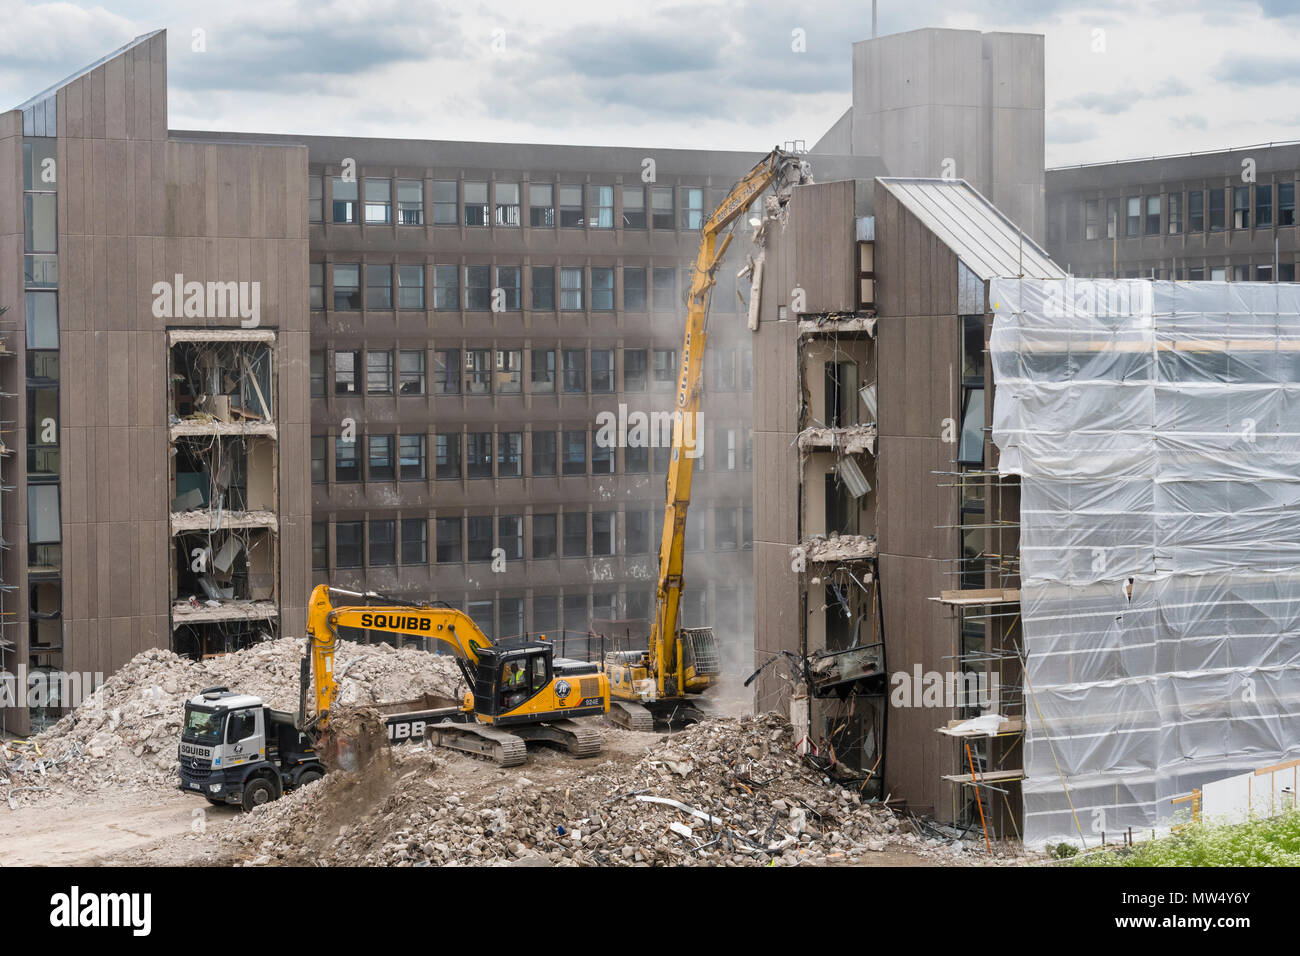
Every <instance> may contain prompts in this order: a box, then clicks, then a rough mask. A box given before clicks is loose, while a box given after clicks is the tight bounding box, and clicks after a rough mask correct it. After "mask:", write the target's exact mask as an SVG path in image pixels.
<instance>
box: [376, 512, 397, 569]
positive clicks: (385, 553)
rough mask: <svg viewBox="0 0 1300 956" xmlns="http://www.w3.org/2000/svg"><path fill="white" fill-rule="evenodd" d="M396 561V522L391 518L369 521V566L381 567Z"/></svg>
mask: <svg viewBox="0 0 1300 956" xmlns="http://www.w3.org/2000/svg"><path fill="white" fill-rule="evenodd" d="M396 562H397V522H396V521H395V520H393V519H392V518H384V519H382V520H375V519H371V521H370V566H371V567H376V568H381V567H387V566H389V565H391V564H395V563H396Z"/></svg>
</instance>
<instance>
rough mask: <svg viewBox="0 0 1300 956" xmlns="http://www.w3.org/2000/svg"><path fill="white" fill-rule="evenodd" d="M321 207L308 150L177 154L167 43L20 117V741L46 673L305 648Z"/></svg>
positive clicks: (11, 255)
mask: <svg viewBox="0 0 1300 956" xmlns="http://www.w3.org/2000/svg"><path fill="white" fill-rule="evenodd" d="M307 193H308V189H307V155H306V150H305V149H303V148H302V147H293V146H283V145H278V144H239V143H200V142H189V141H186V140H185V139H184V138H182V137H180V136H176V135H173V134H171V133H169V132H168V128H167V68H166V43H165V35H164V34H163V33H162V32H161V31H160V32H156V33H152V34H148V35H146V36H143V37H140V38H138V39H137V40H135V41H133V42H132V43H130V44H128V45H127V46H125V47H123V48H122V49H120V50H117V51H115V52H114V53H112V54H110V55H109V56H107V57H105V58H104V59H102V60H100V61H99V62H97V63H94V64H92V65H90V66H89V67H87V68H86V69H84V70H82V71H80V72H79V73H77V74H76V75H74V76H72V77H69V78H68V79H67V80H64V81H62V82H61V83H59V84H57V85H56V86H54V87H52V88H50V89H48V90H45V91H44V92H42V93H40V94H38V95H37V96H35V97H33V98H32V99H31V100H29V101H28V102H27V103H24V104H22V106H20V107H18V108H17V109H14V110H10V111H8V112H4V113H0V305H3V306H7V307H9V308H10V310H11V311H10V313H9V315H8V316H7V318H10V319H16V320H17V321H15V322H13V323H12V324H13V326H14V329H15V331H14V334H12V335H11V336H9V340H10V342H11V343H12V358H0V361H3V362H5V363H6V364H4V365H3V366H0V368H3V370H4V371H3V372H0V374H3V375H4V376H5V385H4V387H3V389H2V390H3V391H4V392H6V393H9V394H6V395H5V396H3V397H0V420H3V421H4V424H3V425H0V429H3V438H4V444H5V446H6V450H7V449H8V448H13V449H15V450H18V451H21V452H22V453H23V454H19V455H14V456H12V457H9V458H6V459H5V464H4V474H3V479H0V480H2V481H3V483H4V485H6V486H8V487H9V488H11V489H12V490H11V491H8V492H7V493H6V494H5V495H3V496H0V497H3V498H5V499H6V500H5V502H4V505H5V506H4V507H3V510H2V513H3V519H2V520H3V525H2V527H0V535H2V536H3V539H4V543H5V546H6V547H5V550H4V552H3V558H2V559H0V560H2V561H3V580H4V582H5V583H6V586H8V587H11V588H13V591H12V593H11V594H8V595H6V600H5V607H4V610H5V612H6V614H7V615H8V614H12V616H11V617H10V616H6V617H5V621H6V622H7V626H6V627H5V628H4V629H3V630H4V633H3V635H2V636H3V639H4V640H5V641H6V642H8V645H9V646H8V647H7V648H6V650H7V651H9V652H10V653H8V654H7V655H6V656H5V657H4V661H3V663H4V665H5V667H6V668H7V669H8V670H9V672H10V674H12V675H13V677H11V678H9V681H10V683H9V684H8V685H7V688H6V690H7V692H8V693H9V694H11V695H12V696H9V697H7V699H6V701H5V703H7V704H9V705H10V706H7V707H0V713H2V714H3V721H4V729H5V730H7V731H9V732H14V733H25V732H27V731H28V730H30V729H32V728H33V727H34V726H39V725H41V724H43V723H45V722H48V721H50V720H53V719H56V718H57V716H58V714H59V712H60V708H61V707H62V706H64V705H65V704H66V703H68V702H67V701H64V700H61V699H59V695H58V692H57V690H56V691H55V692H54V693H53V694H52V695H49V694H47V696H46V698H45V699H44V700H43V701H32V700H31V699H29V695H28V692H29V690H30V689H32V688H36V689H38V690H39V689H40V679H39V674H56V673H59V672H63V673H76V674H82V673H85V674H89V675H93V674H95V673H97V672H98V673H111V672H112V671H113V670H115V669H116V668H117V667H118V666H120V665H121V664H122V663H123V662H124V661H126V660H127V659H129V658H130V657H131V656H132V655H134V654H135V653H137V652H139V651H141V650H144V649H146V648H150V647H172V646H175V647H177V648H179V649H182V650H186V651H189V652H190V653H194V654H203V653H214V652H219V651H223V650H226V649H228V648H230V647H233V646H235V645H236V643H237V642H239V641H240V640H241V635H245V634H247V633H248V632H249V631H255V632H256V633H258V634H262V633H265V634H269V635H272V636H275V635H279V634H281V633H297V632H300V631H301V629H302V627H303V625H304V623H305V603H306V598H307V594H308V592H309V590H310V540H311V539H310V533H311V500H310V494H309V490H308V489H309V487H310V485H309V475H308V438H309V428H308V410H307V409H308V400H307V376H308V345H307V321H308V319H307V317H308V315H309V310H308V303H307V286H306V282H305V277H306V275H307V225H306V220H307V198H308V196H307ZM24 312H25V319H26V324H25V328H24V325H23V321H22V318H21V317H22V316H23V315H24ZM6 351H7V350H6ZM23 376H25V380H24V378H23ZM14 377H17V380H16V381H11V379H12V378H14ZM13 502H18V503H19V504H18V506H17V507H14V506H12V503H13ZM23 503H25V507H23ZM33 671H35V672H38V673H32V672H33Z"/></svg>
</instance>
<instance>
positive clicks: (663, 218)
mask: <svg viewBox="0 0 1300 956" xmlns="http://www.w3.org/2000/svg"><path fill="white" fill-rule="evenodd" d="M650 202H651V213H652V219H651V222H653V224H654V227H655V228H656V229H671V228H673V187H672V186H652V187H650Z"/></svg>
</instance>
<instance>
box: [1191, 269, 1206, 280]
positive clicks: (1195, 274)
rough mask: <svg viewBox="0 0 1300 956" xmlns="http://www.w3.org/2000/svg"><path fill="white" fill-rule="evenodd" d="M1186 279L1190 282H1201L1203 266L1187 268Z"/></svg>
mask: <svg viewBox="0 0 1300 956" xmlns="http://www.w3.org/2000/svg"><path fill="white" fill-rule="evenodd" d="M1187 278H1188V279H1190V280H1191V281H1192V282H1202V281H1204V279H1205V268H1204V267H1203V266H1196V267H1189V268H1188V269H1187Z"/></svg>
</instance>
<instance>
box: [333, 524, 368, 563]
mask: <svg viewBox="0 0 1300 956" xmlns="http://www.w3.org/2000/svg"><path fill="white" fill-rule="evenodd" d="M363 533H364V532H363V530H362V527H361V522H360V521H340V522H338V523H337V524H335V525H334V566H335V567H337V568H359V567H361V535H362V534H363Z"/></svg>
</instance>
